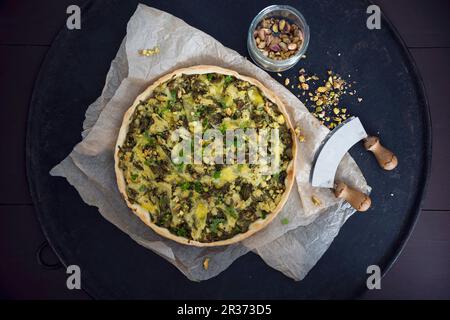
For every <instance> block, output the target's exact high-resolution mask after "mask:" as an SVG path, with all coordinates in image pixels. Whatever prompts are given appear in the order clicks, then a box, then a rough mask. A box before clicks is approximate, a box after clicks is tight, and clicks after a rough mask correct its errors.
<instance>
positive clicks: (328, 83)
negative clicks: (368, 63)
mask: <svg viewBox="0 0 450 320" xmlns="http://www.w3.org/2000/svg"><path fill="white" fill-rule="evenodd" d="M318 80H320V78H319V77H318V76H317V75H308V74H307V73H306V71H305V69H304V68H302V69H300V70H299V77H298V81H299V83H298V88H299V89H301V90H302V91H303V93H302V95H303V96H305V95H307V96H308V97H309V98H308V100H309V101H310V102H311V103H310V104H309V105H308V104H307V107H308V108H309V110H310V111H311V113H312V114H313V115H314V116H315V117H316V118H317V119H319V120H320V122H321V123H322V124H324V125H325V126H327V127H328V129H330V130H331V129H334V128H335V127H336V126H338V125H339V124H340V123H341V122H342V121H344V120H345V119H347V118H348V117H349V115H348V114H347V108H346V107H345V108H344V107H342V106H340V100H341V98H342V97H343V96H344V95H347V94H348V95H355V94H356V90H352V91H350V90H349V89H350V88H351V87H352V83H350V82H349V81H346V80H345V79H344V78H342V77H341V76H340V75H339V74H336V73H334V72H333V71H332V70H328V71H327V72H326V76H325V77H324V78H323V80H322V81H320V83H319V81H318ZM353 83H354V82H353ZM314 88H315V89H314ZM306 91H308V92H306ZM361 101H362V98H358V102H361Z"/></svg>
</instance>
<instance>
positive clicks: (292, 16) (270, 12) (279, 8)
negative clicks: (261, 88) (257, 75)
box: [247, 5, 309, 72]
mask: <svg viewBox="0 0 450 320" xmlns="http://www.w3.org/2000/svg"><path fill="white" fill-rule="evenodd" d="M265 18H279V19H285V20H286V21H288V22H289V23H294V24H296V25H297V26H298V27H299V29H300V31H301V32H302V33H303V42H302V45H301V47H300V49H299V50H298V51H297V52H296V53H295V54H294V55H292V56H291V57H289V58H287V59H284V60H275V59H272V58H269V57H268V56H265V55H264V54H263V53H262V51H261V50H260V49H258V47H257V46H256V41H255V38H254V35H253V34H254V32H255V30H256V27H257V26H258V25H259V23H260V22H261V21H262V20H263V19H265ZM308 43H309V27H308V25H307V24H306V20H305V18H304V17H303V15H302V14H301V13H300V12H299V11H298V10H297V9H295V8H293V7H291V6H286V5H272V6H269V7H267V8H264V9H263V10H262V11H261V12H260V13H258V14H257V15H256V17H255V18H254V19H253V21H252V23H251V24H250V28H249V29H248V35H247V49H248V53H249V54H250V57H251V58H252V60H253V61H254V62H255V63H256V64H257V65H258V66H260V67H261V68H263V69H265V70H267V71H274V72H278V71H284V70H287V69H289V68H292V67H293V66H294V65H295V64H297V62H298V61H299V60H300V58H301V57H302V56H303V55H304V53H305V52H306V49H307V48H308Z"/></svg>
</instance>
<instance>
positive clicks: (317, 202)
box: [311, 195, 322, 207]
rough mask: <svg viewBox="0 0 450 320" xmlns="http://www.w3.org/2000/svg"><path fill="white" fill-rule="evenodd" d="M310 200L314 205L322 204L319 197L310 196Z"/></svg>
mask: <svg viewBox="0 0 450 320" xmlns="http://www.w3.org/2000/svg"><path fill="white" fill-rule="evenodd" d="M311 201H312V203H313V204H314V205H315V206H317V207H318V206H320V205H321V204H322V202H320V199H319V198H317V197H316V196H314V195H313V196H312V197H311Z"/></svg>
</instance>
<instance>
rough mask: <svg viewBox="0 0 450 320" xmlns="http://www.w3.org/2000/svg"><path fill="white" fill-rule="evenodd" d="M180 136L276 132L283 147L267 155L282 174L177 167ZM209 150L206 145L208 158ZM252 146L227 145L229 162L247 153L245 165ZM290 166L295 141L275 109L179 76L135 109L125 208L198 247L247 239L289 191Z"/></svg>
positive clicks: (232, 89) (225, 81) (236, 89)
mask: <svg viewBox="0 0 450 320" xmlns="http://www.w3.org/2000/svg"><path fill="white" fill-rule="evenodd" d="M177 129H181V130H180V132H182V134H183V135H189V134H190V133H192V132H196V130H202V132H205V131H206V130H207V129H218V130H220V131H221V132H222V133H225V131H226V130H232V129H243V130H246V129H256V130H262V129H264V130H266V129H278V130H279V136H280V141H279V143H276V144H274V145H273V146H271V149H269V150H271V152H273V153H274V154H275V158H274V159H275V163H276V164H278V167H279V171H277V172H272V171H271V167H270V165H269V164H249V163H245V164H237V163H231V164H206V163H204V162H203V163H200V164H190V163H188V164H187V163H174V162H172V160H171V154H172V151H173V150H175V151H174V152H177V153H180V152H182V151H181V150H182V149H180V148H179V149H176V145H177V143H178V142H179V140H177V139H173V138H172V137H171V134H172V133H173V132H174V131H175V130H177ZM241 142H242V141H241ZM210 143H212V142H210V141H204V142H203V144H202V145H201V150H203V154H205V150H206V148H208V145H209V144H210ZM255 143H256V142H255V141H253V140H252V139H248V140H247V141H244V144H241V143H239V144H238V142H237V141H235V143H234V144H233V145H232V146H228V145H226V143H225V141H223V145H224V146H225V152H224V154H227V152H236V150H237V149H239V148H242V149H241V150H244V151H245V154H246V157H247V156H248V153H249V148H250V145H253V144H255ZM192 151H193V152H195V148H194V150H192ZM247 160H248V158H247ZM291 160H292V135H291V132H290V129H289V128H288V127H287V124H286V121H285V118H284V116H283V114H282V113H281V112H280V111H279V110H278V108H277V106H276V105H275V104H273V103H272V102H271V101H270V100H269V99H267V98H266V97H265V96H264V94H263V93H262V92H261V91H260V90H259V89H258V88H257V87H255V86H253V85H251V84H250V83H248V82H246V81H242V80H239V79H236V78H234V77H232V76H224V75H221V74H216V73H212V74H205V75H182V76H179V77H177V78H175V79H172V80H170V81H168V82H166V83H163V84H161V85H159V86H158V87H157V88H156V89H155V90H154V91H153V93H152V95H151V96H150V97H149V98H148V99H146V101H142V102H141V103H140V104H139V105H138V106H137V108H136V109H135V112H134V114H133V116H132V119H131V122H130V125H129V128H128V133H127V136H126V139H125V142H124V143H123V145H122V146H121V147H120V150H119V168H120V169H121V170H122V171H123V173H124V177H125V182H126V193H127V197H128V200H129V201H130V202H131V203H136V204H138V205H140V206H141V207H142V208H144V209H145V210H147V211H148V213H149V217H150V219H151V221H152V222H153V223H155V224H156V225H158V226H161V227H164V228H167V229H168V230H170V231H171V232H172V233H174V234H176V235H178V236H181V237H185V238H187V239H193V240H196V241H200V242H212V241H218V240H224V239H228V238H231V237H233V236H235V235H236V234H239V233H244V232H246V231H247V230H248V227H249V225H250V224H251V223H253V222H255V221H256V220H258V219H264V218H265V216H266V215H267V214H269V213H271V212H272V211H273V210H274V209H275V207H276V206H277V204H278V203H279V202H280V200H281V198H282V195H283V193H284V191H285V179H286V170H287V168H288V165H289V163H290V161H291ZM224 163H225V162H224Z"/></svg>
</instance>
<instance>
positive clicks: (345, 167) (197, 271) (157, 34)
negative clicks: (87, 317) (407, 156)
mask: <svg viewBox="0 0 450 320" xmlns="http://www.w3.org/2000/svg"><path fill="white" fill-rule="evenodd" d="M153 47H159V48H160V53H159V54H156V55H153V56H150V57H146V56H142V55H140V54H139V53H138V51H139V50H141V49H146V48H153ZM199 64H209V65H216V66H221V67H225V68H230V69H233V70H236V71H237V72H239V73H241V74H244V75H248V76H251V77H253V78H256V79H258V80H259V81H261V82H262V83H263V84H264V85H265V86H267V87H268V88H270V89H271V90H273V91H274V92H276V93H277V94H278V96H279V97H280V98H281V99H282V100H283V101H284V103H285V105H286V107H287V109H288V113H289V115H290V117H291V119H292V121H293V123H295V125H298V126H300V128H301V129H302V132H303V134H304V135H305V137H306V140H305V142H303V143H299V148H298V149H299V150H298V154H297V166H298V172H297V174H296V180H297V187H296V188H293V190H292V192H291V194H290V196H289V199H288V201H287V202H286V205H285V206H284V208H283V210H282V211H281V212H280V213H279V215H278V216H277V218H276V219H274V221H273V222H272V223H271V224H270V225H269V226H267V227H266V228H265V229H264V230H262V231H260V232H258V233H256V234H255V235H253V236H252V237H250V238H249V239H247V240H245V241H243V242H241V243H238V244H234V245H230V246H222V247H215V248H196V247H192V246H186V245H181V244H178V243H176V242H174V241H171V240H167V239H165V238H162V237H160V236H159V235H157V234H156V233H154V232H153V231H152V230H151V229H150V228H149V227H147V226H146V225H145V224H144V223H143V222H141V221H140V220H139V218H137V217H136V216H135V215H134V214H133V213H132V212H131V210H129V208H128V207H127V206H126V204H125V201H124V200H123V199H122V197H121V195H120V194H119V191H118V189H117V185H116V178H115V172H114V158H113V153H114V145H115V142H116V139H117V134H118V131H119V127H120V125H121V122H122V117H123V114H124V113H125V111H126V110H127V109H128V108H129V107H130V106H131V104H132V103H133V101H134V99H135V98H136V96H137V95H138V94H139V93H140V92H142V91H143V90H144V89H145V88H146V87H147V86H149V85H150V84H151V83H152V82H153V81H154V80H156V79H158V78H159V77H161V76H162V75H164V74H167V73H169V72H171V71H173V70H175V69H179V68H182V67H188V66H193V65H199ZM83 129H84V131H83V132H82V138H83V140H82V141H81V142H80V143H78V144H77V145H76V146H75V147H74V149H73V151H72V152H71V153H70V154H69V155H68V156H67V157H66V158H65V159H64V160H63V161H62V162H61V163H60V164H58V165H57V166H56V167H54V168H53V169H52V170H51V172H50V174H51V175H53V176H61V177H65V178H66V179H67V181H68V182H69V183H70V184H71V185H73V186H74V187H75V188H76V189H77V190H78V192H79V193H80V195H81V197H82V199H83V200H84V201H85V202H86V203H87V204H89V205H92V206H96V207H98V209H99V212H100V214H101V215H102V216H103V217H104V218H105V219H107V220H108V221H110V222H111V223H113V224H114V225H115V226H117V227H118V228H119V229H120V230H122V231H123V232H125V233H127V234H128V235H129V236H130V237H131V238H132V239H134V240H135V241H136V242H137V243H139V244H141V245H142V246H144V247H145V248H148V249H150V250H152V251H153V252H155V253H156V254H158V255H160V256H161V257H163V258H164V259H167V260H168V261H170V262H171V263H173V264H174V265H175V266H176V267H177V268H178V269H179V270H180V271H181V272H183V274H185V275H186V277H188V278H189V279H191V280H194V281H201V280H206V279H209V278H211V277H214V276H216V275H218V274H219V273H221V272H222V271H224V270H225V269H226V268H228V266H229V265H231V264H232V263H233V261H235V260H236V259H237V258H238V257H240V256H242V255H244V254H246V253H247V252H248V251H253V252H255V253H257V254H258V255H260V256H261V258H262V259H264V261H265V262H266V263H267V264H268V265H269V266H271V267H272V268H275V269H277V270H279V271H281V272H283V273H284V274H285V275H287V276H288V277H291V278H293V279H295V280H300V279H302V278H303V277H304V276H305V275H306V274H307V273H308V271H309V270H311V268H312V267H313V266H314V265H315V264H316V262H317V261H318V260H319V259H320V257H321V256H322V255H323V253H324V252H325V251H326V250H327V248H328V247H329V245H330V244H331V242H332V241H333V239H334V237H335V236H336V235H337V233H338V232H339V230H340V228H341V226H342V225H343V224H344V222H345V221H346V220H347V218H348V217H349V216H350V215H351V214H353V212H354V210H353V209H352V208H351V207H350V206H349V205H348V204H347V203H343V202H342V201H340V200H337V199H336V198H335V197H334V195H333V194H332V192H331V191H330V190H328V189H320V188H313V187H312V186H311V185H310V184H309V181H308V180H309V173H310V168H311V161H312V159H313V156H314V153H315V151H316V150H317V147H318V146H319V144H320V142H321V141H322V139H323V138H324V137H325V136H326V134H327V133H328V129H326V128H325V127H324V126H321V125H320V123H319V122H318V121H317V120H316V119H315V118H314V117H313V116H312V115H311V114H310V113H309V112H308V111H307V109H306V108H305V106H304V105H303V103H302V102H300V101H299V100H298V99H297V98H296V97H295V96H294V95H293V94H292V93H291V92H290V91H289V90H288V89H286V88H285V87H284V86H282V85H280V84H279V83H278V82H277V81H275V80H274V79H272V78H271V77H270V76H269V75H268V74H267V73H266V72H264V71H263V70H261V69H259V68H258V67H256V66H255V65H254V64H253V63H251V62H250V61H248V60H247V59H246V58H245V57H243V56H241V55H239V54H238V53H237V52H235V51H233V50H231V49H229V48H226V47H224V46H223V45H222V44H220V43H219V42H218V41H217V40H215V39H214V38H212V37H211V36H209V35H207V34H206V33H204V32H202V31H200V30H198V29H195V28H193V27H191V26H189V25H188V24H186V23H185V22H184V21H182V20H180V19H178V18H176V17H174V16H172V15H170V14H168V13H166V12H163V11H160V10H157V9H154V8H150V7H147V6H145V5H139V6H138V7H137V9H136V12H135V13H134V14H133V16H132V17H131V18H130V21H129V22H128V25H127V34H126V37H125V38H124V39H123V41H122V44H121V46H120V49H119V50H118V52H117V55H116V57H115V59H114V60H113V61H112V63H111V68H110V70H109V72H108V74H107V76H106V83H105V87H104V89H103V92H102V94H101V96H100V97H99V98H98V99H97V100H96V101H95V102H93V103H92V104H91V105H90V106H89V108H88V109H87V111H86V118H85V121H84V123H83ZM337 177H338V178H339V179H340V181H344V182H346V183H348V184H349V185H351V186H354V187H356V188H358V189H359V190H362V191H363V192H368V191H369V189H370V188H369V187H368V186H367V184H366V181H365V179H364V177H363V175H362V174H361V172H360V170H359V168H358V166H357V165H356V163H355V162H354V160H353V159H352V158H351V157H350V156H349V155H346V156H345V157H344V159H343V160H342V162H341V164H340V166H339V168H338V173H337ZM313 195H314V196H316V197H317V198H318V199H320V201H321V204H320V205H319V206H317V205H314V204H313V203H312V200H311V197H312V196H313ZM282 219H287V221H289V223H287V224H282V223H281V220H282ZM149 254H152V253H151V252H150V251H149ZM205 258H209V259H210V261H209V268H208V270H205V269H204V268H203V261H204V260H205Z"/></svg>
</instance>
